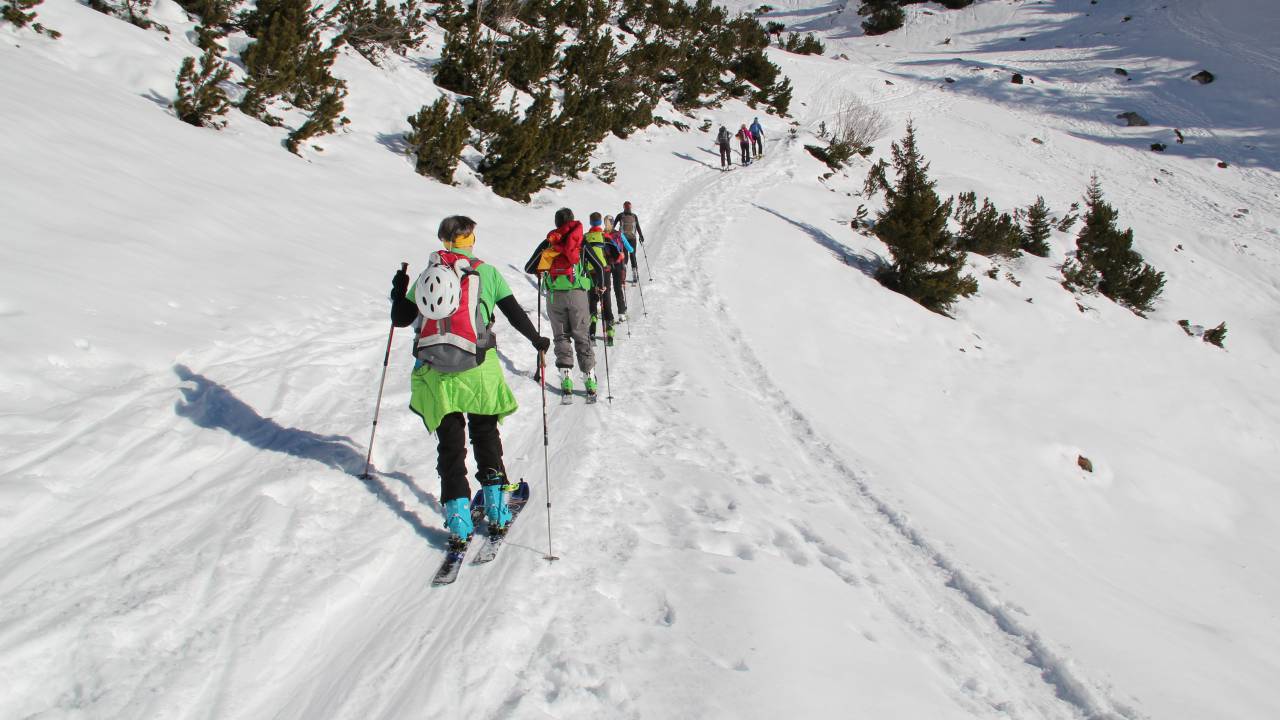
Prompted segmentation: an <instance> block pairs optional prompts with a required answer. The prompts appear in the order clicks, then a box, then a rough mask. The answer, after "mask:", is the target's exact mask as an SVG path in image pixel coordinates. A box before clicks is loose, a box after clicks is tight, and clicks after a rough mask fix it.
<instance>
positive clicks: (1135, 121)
mask: <svg viewBox="0 0 1280 720" xmlns="http://www.w3.org/2000/svg"><path fill="white" fill-rule="evenodd" d="M1116 117H1117V118H1119V119H1120V120H1124V121H1125V124H1126V125H1128V126H1129V127H1146V126H1147V125H1150V124H1151V123H1149V122H1147V119H1146V118H1144V117H1142V116H1141V115H1139V114H1138V113H1136V112H1134V111H1132V110H1130V111H1129V112H1122V113H1120V114H1119V115H1117V116H1116Z"/></svg>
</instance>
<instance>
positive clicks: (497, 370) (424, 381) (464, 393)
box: [405, 250, 519, 432]
mask: <svg viewBox="0 0 1280 720" xmlns="http://www.w3.org/2000/svg"><path fill="white" fill-rule="evenodd" d="M454 252H457V253H459V254H461V255H466V256H467V257H470V258H474V257H475V256H474V255H472V254H471V253H470V252H467V251H465V250H455V251H454ZM476 272H478V273H479V274H480V314H481V315H482V316H483V317H484V321H485V322H486V323H489V322H492V321H493V314H494V307H495V306H496V305H497V304H498V302H499V301H500V300H502V299H503V298H505V297H507V296H508V295H510V294H511V286H509V285H507V281H506V279H505V278H503V277H502V273H500V272H498V270H497V269H496V268H494V267H493V266H492V265H490V264H488V263H484V264H483V265H481V266H480V267H479V269H478V270H476ZM405 296H406V297H407V298H408V299H409V300H410V301H413V302H416V299H415V297H414V288H413V287H412V286H410V288H409V292H408V293H406V295H405ZM415 327H416V326H415ZM411 387H412V393H411V395H410V397H409V407H410V408H412V409H413V411H414V412H416V413H418V415H420V416H421V417H422V422H423V423H425V424H426V426H427V430H429V431H431V432H435V430H436V428H438V427H440V421H441V420H442V419H444V416H445V415H448V414H449V413H455V412H464V413H472V414H475V415H497V416H498V417H499V418H504V417H506V416H508V415H510V414H511V413H513V412H515V411H516V408H517V407H519V405H518V404H517V403H516V396H515V395H514V394H513V393H512V392H511V388H510V387H508V386H507V378H506V376H505V375H503V372H502V363H501V362H500V361H499V360H498V351H497V350H489V351H488V352H487V353H485V356H484V362H482V363H480V364H479V365H477V366H476V367H474V368H471V369H470V370H464V371H463V372H459V373H442V372H439V371H437V370H433V369H431V368H430V367H427V366H426V365H419V366H417V367H416V368H415V369H414V371H413V378H412V381H411Z"/></svg>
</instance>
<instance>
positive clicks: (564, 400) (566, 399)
mask: <svg viewBox="0 0 1280 720" xmlns="http://www.w3.org/2000/svg"><path fill="white" fill-rule="evenodd" d="M560 404H561V405H572V404H573V393H572V392H567V393H565V394H563V395H561V396H560Z"/></svg>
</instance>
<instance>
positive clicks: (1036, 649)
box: [664, 155, 1137, 718]
mask: <svg viewBox="0 0 1280 720" xmlns="http://www.w3.org/2000/svg"><path fill="white" fill-rule="evenodd" d="M771 159H772V156H771V155H770V156H766V159H765V160H764V162H768V161H769V160H771ZM757 162H761V161H760V160H757ZM739 169H741V168H739ZM778 174H779V173H777V172H775V173H773V174H769V173H765V172H764V171H763V170H762V169H758V170H757V171H756V172H755V173H754V174H749V175H748V176H747V177H748V178H750V179H751V180H756V182H755V183H752V185H763V184H764V183H765V182H767V181H768V180H769V179H770V178H772V177H776V176H777V175H778ZM723 179H724V180H726V181H727V182H726V183H725V184H727V185H729V187H728V188H721V187H714V190H715V191H717V192H721V193H722V194H723V195H724V196H726V197H733V198H735V199H737V200H738V202H735V203H734V205H735V206H738V205H743V206H745V205H747V203H748V202H749V201H750V199H754V198H755V196H756V195H757V194H758V193H759V191H760V190H761V189H762V188H761V187H745V188H744V187H741V186H744V185H747V182H745V181H744V180H743V179H742V176H740V175H733V176H730V177H727V178H723ZM735 181H737V182H735ZM735 186H738V187H735ZM743 190H747V192H745V193H744V192H742V191H743ZM709 195H710V192H708V191H704V192H703V193H700V194H698V195H694V197H695V198H697V199H698V200H700V201H701V202H697V203H696V206H695V207H691V208H684V209H676V210H675V211H676V213H677V216H676V218H674V219H672V218H671V217H670V216H671V215H672V210H670V209H669V210H668V211H667V213H665V214H664V220H665V221H666V223H665V224H671V223H673V222H678V221H681V220H684V221H688V220H691V219H693V218H694V217H706V214H708V213H718V214H719V215H721V217H722V218H724V217H725V216H726V215H727V212H728V211H727V210H726V209H725V207H724V204H723V203H714V202H710V203H709V202H706V198H707V197H708V196H709ZM721 225H723V223H717V222H711V223H707V226H709V227H717V226H721ZM698 239H702V238H698ZM712 240H713V242H715V243H716V245H720V244H723V242H724V238H723V237H722V236H716V237H713V238H712ZM689 244H693V243H689ZM719 249H720V248H719V247H716V248H715V251H718V250H719ZM684 250H685V252H687V253H688V256H689V257H691V258H693V259H692V261H691V263H690V265H691V267H692V268H693V269H694V270H695V271H696V272H695V273H693V274H691V275H690V276H688V277H687V278H686V279H685V280H684V281H683V282H682V283H681V286H682V289H683V290H684V291H686V292H687V293H688V295H689V296H696V295H698V294H700V293H701V294H707V295H709V297H708V298H707V300H708V302H707V303H706V306H707V307H709V308H710V310H711V311H712V313H713V317H714V318H715V319H714V320H711V319H708V320H707V321H706V324H705V326H706V327H716V328H717V329H719V330H720V331H721V332H720V336H721V337H722V338H723V339H724V340H725V341H726V342H727V343H728V344H729V345H731V346H732V351H730V352H727V353H725V354H726V355H727V356H729V357H733V358H735V359H736V360H737V361H738V362H739V363H740V364H741V365H742V366H743V370H742V376H743V377H750V378H753V379H754V384H755V387H756V390H755V391H756V393H757V394H758V395H759V396H760V397H761V399H763V400H765V401H766V402H767V404H768V405H769V406H771V407H773V408H775V409H776V411H777V415H778V417H780V418H785V420H786V422H785V423H781V425H782V426H783V427H785V428H787V429H788V430H789V432H790V434H791V436H792V438H791V440H792V442H794V443H795V444H796V445H798V446H800V447H801V448H803V449H804V450H805V451H806V452H804V453H803V454H804V455H807V456H808V457H810V458H814V459H817V460H818V464H819V465H820V466H822V467H823V468H824V469H825V470H826V471H827V472H829V473H831V474H833V475H835V476H836V477H838V478H839V479H840V480H841V481H842V482H844V483H847V484H849V485H852V486H853V487H855V488H856V489H857V493H858V496H857V497H858V498H860V499H861V500H862V501H863V502H862V503H859V504H858V505H857V506H855V509H858V510H861V511H862V513H861V517H862V520H863V522H865V523H867V524H869V525H874V524H876V523H887V524H888V526H889V527H891V528H892V530H893V531H894V532H896V533H897V534H898V535H899V536H900V539H901V540H903V541H905V542H906V543H907V544H908V546H907V547H903V545H902V542H897V543H894V542H893V540H892V539H889V541H888V542H887V543H886V545H887V547H885V548H884V549H885V550H890V549H892V550H894V551H895V552H894V554H896V555H897V556H899V557H901V556H903V555H907V556H910V555H919V556H922V557H923V559H925V560H926V561H927V562H929V563H931V564H932V565H933V566H934V567H935V568H936V571H937V572H936V573H931V574H933V575H934V577H933V578H930V580H932V581H934V582H942V583H944V584H945V585H946V586H948V587H951V588H953V589H955V590H956V591H957V593H958V594H959V596H960V598H962V599H963V601H964V602H966V603H968V604H969V605H971V606H972V608H974V609H976V610H978V611H980V612H981V613H983V614H985V615H987V616H989V620H990V621H991V622H993V623H994V624H995V626H997V627H998V628H999V629H1000V630H1001V631H1003V632H1004V633H1005V634H1007V635H1008V636H1010V637H1011V638H1012V639H1013V641H1014V642H1015V643H1016V644H1017V645H1020V646H1022V647H1023V648H1025V658H1024V659H1025V661H1026V662H1027V663H1029V664H1031V665H1033V666H1034V667H1036V668H1037V669H1038V670H1039V671H1040V674H1041V677H1042V678H1043V679H1044V681H1045V682H1046V683H1047V684H1049V685H1050V686H1052V687H1053V689H1054V692H1055V693H1056V694H1057V695H1058V697H1060V698H1061V699H1062V700H1063V701H1065V702H1066V703H1068V704H1070V705H1072V706H1074V707H1075V708H1076V709H1078V710H1079V711H1080V712H1081V713H1082V714H1083V715H1084V716H1085V717H1088V718H1111V717H1125V718H1133V717H1137V715H1136V714H1135V712H1134V711H1133V710H1132V709H1129V708H1124V707H1116V706H1114V705H1113V704H1112V703H1111V702H1110V701H1108V700H1107V699H1105V698H1104V697H1102V696H1100V695H1099V694H1098V693H1096V692H1094V691H1092V690H1091V689H1090V688H1089V686H1088V685H1087V684H1086V683H1085V682H1084V681H1083V680H1081V679H1080V678H1078V677H1077V676H1076V674H1075V673H1074V672H1073V671H1072V669H1071V668H1070V667H1069V666H1068V665H1067V664H1066V663H1065V662H1064V661H1063V660H1061V659H1060V658H1059V657H1058V654H1057V653H1056V652H1054V651H1053V650H1052V649H1051V648H1050V647H1049V646H1048V644H1047V643H1046V642H1045V641H1044V640H1042V639H1041V638H1040V637H1039V636H1038V635H1037V633H1035V632H1034V631H1033V630H1030V629H1029V628H1027V627H1025V626H1024V625H1023V624H1022V623H1021V622H1019V621H1018V620H1017V619H1016V618H1014V617H1013V615H1012V614H1011V613H1010V611H1009V610H1008V608H1007V607H1005V605H1004V604H1003V603H1002V602H1001V601H1000V600H998V599H997V598H995V597H994V596H993V595H992V594H990V593H989V592H988V591H986V590H984V589H983V588H982V587H981V584H980V583H978V582H977V581H975V580H973V579H971V578H970V576H969V575H968V574H967V573H965V572H964V571H962V570H961V569H960V568H959V567H958V566H957V564H956V563H955V562H953V561H952V560H950V559H949V558H947V557H946V556H945V555H944V554H943V553H941V552H940V551H938V550H937V549H936V548H935V547H933V545H932V543H930V542H929V541H928V540H927V539H926V538H924V537H923V536H922V535H921V534H920V533H919V532H918V531H917V530H915V529H914V528H912V527H911V525H910V523H909V521H908V520H907V519H906V518H905V517H904V516H903V515H902V514H901V513H900V512H898V511H897V510H895V509H894V508H892V507H891V506H890V505H889V504H888V503H887V502H885V501H883V500H882V499H880V498H879V497H878V496H877V495H876V494H875V492H874V491H873V490H872V488H871V487H870V486H869V485H868V483H867V482H866V481H864V480H863V479H862V478H861V477H860V476H859V474H858V473H857V472H855V471H854V470H853V469H852V468H850V467H849V465H848V464H847V463H846V462H845V461H844V460H843V459H842V458H841V457H840V456H839V455H838V454H837V453H836V452H835V451H834V450H833V449H832V448H831V446H830V445H829V444H828V443H826V442H825V441H823V440H822V439H821V438H820V436H819V435H818V434H817V433H816V431H815V430H814V428H813V426H812V425H811V424H810V422H809V421H808V420H807V419H806V418H805V416H804V415H803V414H802V413H801V412H800V411H799V410H797V409H796V408H795V407H794V406H793V405H792V404H791V402H790V401H789V400H788V399H787V397H786V396H785V394H784V393H782V392H781V390H779V389H778V388H777V387H776V386H775V385H773V384H772V383H770V382H769V381H768V373H767V370H766V369H765V367H764V366H763V365H762V364H761V363H760V362H759V361H758V360H757V359H756V358H755V357H754V355H753V354H752V351H751V348H750V346H749V345H748V343H747V342H746V341H745V340H744V338H743V336H742V334H741V332H740V331H739V330H738V329H736V328H735V327H733V326H732V324H731V320H730V316H729V314H728V313H727V311H726V308H725V305H724V302H723V300H722V299H721V298H719V297H718V296H716V295H715V283H714V279H713V277H712V275H711V273H710V272H708V271H707V269H706V268H705V253H706V252H707V249H706V245H703V246H702V248H701V249H697V248H694V247H689V248H685V249H684ZM694 250H697V251H696V252H694ZM669 295H670V293H668V294H667V296H669ZM869 511H870V512H869ZM872 513H874V515H875V517H872V516H871V515H872ZM800 532H801V534H802V536H804V539H805V540H806V541H808V542H810V543H813V544H814V545H815V546H816V548H817V549H818V551H819V552H821V553H823V555H824V557H823V559H822V562H823V564H824V565H827V567H829V568H830V569H831V570H832V572H833V573H835V574H836V575H838V576H840V577H841V579H842V580H844V581H845V582H849V583H851V584H857V580H856V578H855V576H853V575H851V574H848V571H847V569H846V568H845V566H846V564H847V562H848V558H847V557H845V556H843V553H840V552H839V551H838V549H835V548H833V547H831V546H830V545H827V544H826V543H825V542H824V541H822V539H821V538H820V537H818V536H814V535H811V534H809V533H808V532H807V531H805V530H804V529H803V528H800ZM894 544H896V545H897V546H898V547H896V548H894V547H893V545H894ZM915 559H916V560H919V558H915ZM963 615H964V613H960V612H957V613H956V617H961V616H963ZM965 620H966V621H967V622H974V619H973V618H972V617H969V618H966V619H965ZM1004 650H1005V651H1007V648H1005V649H1004Z"/></svg>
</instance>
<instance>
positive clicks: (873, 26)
mask: <svg viewBox="0 0 1280 720" xmlns="http://www.w3.org/2000/svg"><path fill="white" fill-rule="evenodd" d="M858 14H859V15H862V16H863V17H865V18H866V20H863V21H862V32H864V33H866V34H868V35H883V34H885V33H887V32H890V31H893V30H897V29H898V28H900V27H902V23H904V22H906V19H907V16H906V13H904V12H902V8H901V7H899V6H898V2H897V0H863V2H862V6H861V7H859V8H858Z"/></svg>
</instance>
